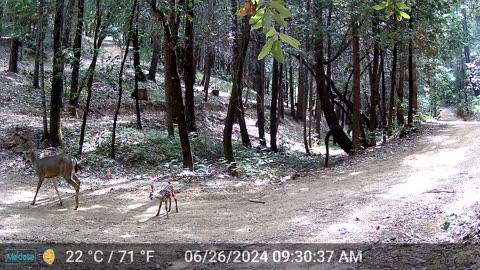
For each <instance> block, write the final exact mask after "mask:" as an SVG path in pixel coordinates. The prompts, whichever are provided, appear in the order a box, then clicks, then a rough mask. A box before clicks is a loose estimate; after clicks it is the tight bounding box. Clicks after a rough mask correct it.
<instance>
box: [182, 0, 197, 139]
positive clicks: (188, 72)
mask: <svg viewBox="0 0 480 270" xmlns="http://www.w3.org/2000/svg"><path fill="white" fill-rule="evenodd" d="M194 4H195V1H194V0H186V1H185V10H186V11H185V13H186V14H185V46H184V48H183V63H184V65H183V73H184V80H185V116H186V121H187V130H188V132H195V131H197V125H196V124H195V100H194V91H193V90H194V89H193V86H194V84H195V73H196V70H195V59H194V54H193V49H194V48H193V47H194V32H193V31H194V29H193V20H194Z"/></svg>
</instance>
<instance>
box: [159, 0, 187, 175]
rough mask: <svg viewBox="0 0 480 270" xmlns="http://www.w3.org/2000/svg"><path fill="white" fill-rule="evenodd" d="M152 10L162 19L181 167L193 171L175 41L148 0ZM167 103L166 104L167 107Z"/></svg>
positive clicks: (167, 23) (165, 23)
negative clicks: (179, 146)
mask: <svg viewBox="0 0 480 270" xmlns="http://www.w3.org/2000/svg"><path fill="white" fill-rule="evenodd" d="M150 6H151V8H152V10H153V11H154V12H155V15H157V17H158V18H159V19H160V20H161V21H162V24H163V36H164V49H165V55H164V59H165V71H166V74H167V76H168V77H167V78H169V80H168V81H166V83H170V84H171V87H168V88H167V91H168V93H167V96H170V102H171V105H170V107H171V108H172V113H173V115H174V116H175V117H176V118H177V123H178V134H179V137H180V143H181V146H182V156H183V167H184V168H188V169H190V170H192V171H193V169H194V167H193V156H192V151H191V149H190V139H189V138H188V130H187V123H186V121H185V108H184V105H183V97H182V96H183V95H182V85H181V82H180V76H179V75H178V69H177V54H176V51H175V43H174V39H173V35H172V32H171V30H170V25H169V22H168V20H166V18H167V17H165V14H164V13H163V12H162V11H161V10H159V9H157V7H156V0H152V1H151V2H150ZM168 107H169V105H168V104H167V108H168Z"/></svg>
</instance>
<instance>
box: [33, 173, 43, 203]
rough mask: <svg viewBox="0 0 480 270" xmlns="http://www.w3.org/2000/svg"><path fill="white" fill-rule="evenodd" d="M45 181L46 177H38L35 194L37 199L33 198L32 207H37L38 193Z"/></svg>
mask: <svg viewBox="0 0 480 270" xmlns="http://www.w3.org/2000/svg"><path fill="white" fill-rule="evenodd" d="M43 180H45V177H42V176H40V177H38V183H37V191H36V192H35V197H33V202H32V205H35V202H36V201H37V195H38V191H39V190H40V187H41V186H42V184H43Z"/></svg>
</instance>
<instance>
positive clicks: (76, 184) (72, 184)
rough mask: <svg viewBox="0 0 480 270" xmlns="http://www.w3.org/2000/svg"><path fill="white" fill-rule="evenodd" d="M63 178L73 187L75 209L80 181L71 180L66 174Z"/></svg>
mask: <svg viewBox="0 0 480 270" xmlns="http://www.w3.org/2000/svg"><path fill="white" fill-rule="evenodd" d="M63 178H65V181H67V183H69V184H70V185H71V186H72V187H73V189H75V208H74V209H73V210H77V209H78V192H79V191H80V183H77V182H76V181H73V180H72V178H70V177H68V176H67V177H65V176H64V177H63ZM77 179H78V178H77Z"/></svg>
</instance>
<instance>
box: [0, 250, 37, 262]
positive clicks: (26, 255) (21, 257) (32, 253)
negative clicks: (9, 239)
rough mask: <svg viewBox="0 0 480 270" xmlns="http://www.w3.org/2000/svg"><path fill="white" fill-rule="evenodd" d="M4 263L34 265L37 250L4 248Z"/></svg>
mask: <svg viewBox="0 0 480 270" xmlns="http://www.w3.org/2000/svg"><path fill="white" fill-rule="evenodd" d="M5 264H6V265H35V264H37V251H36V250H34V249H23V248H22V249H17V248H7V249H5Z"/></svg>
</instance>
